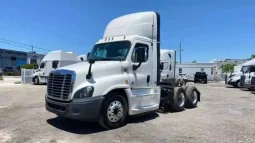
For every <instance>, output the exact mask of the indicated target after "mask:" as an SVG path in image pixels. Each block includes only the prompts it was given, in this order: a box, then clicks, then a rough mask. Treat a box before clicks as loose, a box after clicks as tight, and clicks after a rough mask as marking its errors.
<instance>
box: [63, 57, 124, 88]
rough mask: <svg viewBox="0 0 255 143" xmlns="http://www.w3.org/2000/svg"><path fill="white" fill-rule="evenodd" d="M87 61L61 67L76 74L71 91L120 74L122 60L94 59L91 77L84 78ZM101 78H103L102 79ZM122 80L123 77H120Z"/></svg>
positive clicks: (87, 67) (86, 71)
mask: <svg viewBox="0 0 255 143" xmlns="http://www.w3.org/2000/svg"><path fill="white" fill-rule="evenodd" d="M89 65H90V64H89V63H88V62H81V63H76V64H72V65H69V66H65V67H62V68H59V69H60V70H61V69H64V70H70V71H74V72H75V74H76V77H75V82H74V89H73V91H74V92H76V91H77V90H79V89H81V88H83V87H85V86H90V85H93V86H94V85H95V84H98V83H101V82H105V80H111V78H112V77H115V76H117V75H120V74H122V72H121V71H122V70H121V69H122V65H123V62H120V61H96V62H95V63H94V64H92V68H91V73H92V78H91V79H86V75H87V74H88V70H89ZM102 79H104V80H103V81H102ZM122 80H123V79H122ZM123 81H124V80H123Z"/></svg>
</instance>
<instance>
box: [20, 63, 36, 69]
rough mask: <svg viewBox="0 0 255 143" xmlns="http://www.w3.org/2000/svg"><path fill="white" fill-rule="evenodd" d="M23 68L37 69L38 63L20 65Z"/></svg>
mask: <svg viewBox="0 0 255 143" xmlns="http://www.w3.org/2000/svg"><path fill="white" fill-rule="evenodd" d="M20 68H21V69H35V68H36V64H24V65H22V66H21V67H20Z"/></svg>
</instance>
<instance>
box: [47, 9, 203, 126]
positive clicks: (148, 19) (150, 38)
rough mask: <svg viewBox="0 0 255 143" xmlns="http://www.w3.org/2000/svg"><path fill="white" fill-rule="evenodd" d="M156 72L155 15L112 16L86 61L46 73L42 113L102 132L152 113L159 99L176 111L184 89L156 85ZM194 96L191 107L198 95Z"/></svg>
mask: <svg viewBox="0 0 255 143" xmlns="http://www.w3.org/2000/svg"><path fill="white" fill-rule="evenodd" d="M161 70H162V69H161V68H160V19H159V14H158V13H155V12H140V13H134V14H128V15H124V16H121V17H118V18H116V19H114V20H112V21H111V22H110V23H109V24H108V25H107V27H106V29H105V32H104V35H103V38H102V39H99V40H98V41H97V42H96V43H95V45H94V47H93V49H92V50H91V52H90V54H89V56H88V59H87V62H79V63H76V64H72V65H69V66H65V67H62V68H59V69H57V70H54V71H52V72H51V73H50V74H49V78H48V84H47V93H46V96H45V100H46V109H47V110H48V111H50V112H52V113H55V114H57V115H58V116H61V117H65V118H71V119H75V120H82V121H98V122H99V124H100V125H101V126H102V127H104V128H106V129H113V128H117V127H120V126H122V125H124V124H125V121H126V117H127V116H133V115H138V114H144V113H149V112H155V111H156V110H158V109H159V108H160V106H161V105H165V104H164V103H163V102H162V101H166V102H165V103H169V102H170V101H171V102H172V103H173V104H171V107H173V108H174V109H175V110H176V111H182V110H183V108H184V107H185V102H186V98H185V97H186V93H185V90H184V89H182V88H180V89H176V90H175V89H174V88H173V87H169V88H168V86H167V85H161V82H160V74H161V72H160V71H161ZM190 91H191V92H192V93H193V91H194V90H190ZM196 91H197V90H196ZM195 94H196V95H195ZM162 95H164V96H162ZM178 97H179V98H178ZM194 97H195V99H196V101H195V102H194V104H193V106H194V107H195V106H196V103H197V101H199V99H200V98H199V97H200V93H199V92H194ZM168 98H169V100H165V99H168ZM169 106H170V105H169Z"/></svg>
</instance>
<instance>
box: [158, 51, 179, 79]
mask: <svg viewBox="0 0 255 143" xmlns="http://www.w3.org/2000/svg"><path fill="white" fill-rule="evenodd" d="M175 61H176V53H175V51H174V50H168V49H161V50H160V64H161V66H162V67H163V68H162V70H161V76H160V80H161V81H169V82H173V83H174V80H175Z"/></svg>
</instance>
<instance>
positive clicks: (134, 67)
mask: <svg viewBox="0 0 255 143" xmlns="http://www.w3.org/2000/svg"><path fill="white" fill-rule="evenodd" d="M141 64H142V62H140V63H139V64H138V65H133V70H134V71H135V70H137V69H138V68H139V67H140V66H141Z"/></svg>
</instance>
